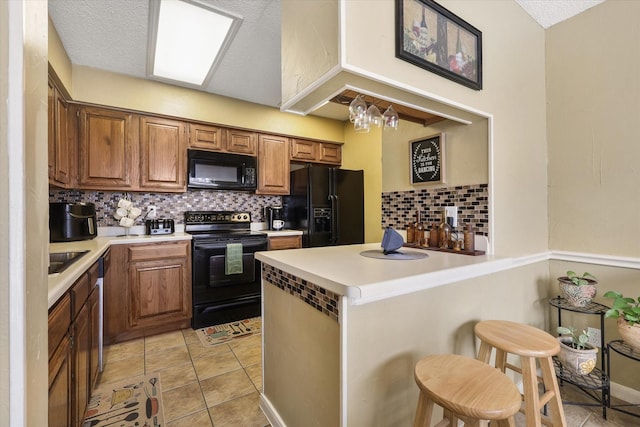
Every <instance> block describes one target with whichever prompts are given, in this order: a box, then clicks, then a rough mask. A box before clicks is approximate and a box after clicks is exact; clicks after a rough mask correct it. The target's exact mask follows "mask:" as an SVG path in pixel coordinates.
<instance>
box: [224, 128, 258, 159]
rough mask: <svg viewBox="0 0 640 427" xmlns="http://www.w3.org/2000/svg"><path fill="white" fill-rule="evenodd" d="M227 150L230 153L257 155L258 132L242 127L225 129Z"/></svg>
mask: <svg viewBox="0 0 640 427" xmlns="http://www.w3.org/2000/svg"><path fill="white" fill-rule="evenodd" d="M225 150H226V151H228V152H229V153H238V154H248V155H250V156H255V155H256V133H255V132H249V131H245V130H240V129H225Z"/></svg>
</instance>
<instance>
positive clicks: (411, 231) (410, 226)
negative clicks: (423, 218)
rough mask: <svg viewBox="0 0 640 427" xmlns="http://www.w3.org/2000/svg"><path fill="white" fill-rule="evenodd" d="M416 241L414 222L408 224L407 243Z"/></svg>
mask: <svg viewBox="0 0 640 427" xmlns="http://www.w3.org/2000/svg"><path fill="white" fill-rule="evenodd" d="M414 241H415V227H414V226H413V223H412V222H410V223H408V224H407V243H413V242H414Z"/></svg>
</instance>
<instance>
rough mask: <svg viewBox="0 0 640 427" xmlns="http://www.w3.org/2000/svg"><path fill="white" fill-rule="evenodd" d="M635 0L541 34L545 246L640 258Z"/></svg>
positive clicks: (638, 6) (639, 9) (639, 6)
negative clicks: (545, 133)
mask: <svg viewBox="0 0 640 427" xmlns="http://www.w3.org/2000/svg"><path fill="white" fill-rule="evenodd" d="M639 15H640V2H628V1H607V2H604V3H602V4H600V5H598V6H596V7H594V8H592V9H589V10H588V11H586V12H584V13H582V14H580V15H578V16H576V17H575V18H573V19H571V20H569V21H566V22H563V23H562V24H560V25H557V26H554V27H552V28H550V29H549V30H548V32H547V86H548V90H547V92H548V95H547V96H548V119H547V120H548V139H549V229H550V233H549V239H550V240H549V246H550V248H552V249H556V250H567V251H579V252H591V253H601V254H610V255H620V256H632V257H638V256H640V244H639V242H640V240H639V239H638V235H639V234H640V216H638V211H639V210H640V192H639V188H640V187H639V186H638V182H640V168H639V167H638V158H639V157H640V144H638V141H639V140H640V128H639V127H638V125H637V123H638V116H639V114H640V97H639V96H638V94H639V93H640V79H638V69H639V68H640V56H638V55H636V54H635V53H634V52H636V51H637V46H638V43H639V42H640V35H639V33H638V31H637V27H638V24H637V17H638V16H639Z"/></svg>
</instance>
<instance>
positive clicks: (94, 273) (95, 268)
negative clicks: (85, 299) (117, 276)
mask: <svg viewBox="0 0 640 427" xmlns="http://www.w3.org/2000/svg"><path fill="white" fill-rule="evenodd" d="M99 270H100V265H99V264H98V261H96V262H94V263H93V265H92V266H91V267H89V270H87V272H88V275H89V293H91V290H92V289H93V288H94V287H95V285H96V280H98V273H99Z"/></svg>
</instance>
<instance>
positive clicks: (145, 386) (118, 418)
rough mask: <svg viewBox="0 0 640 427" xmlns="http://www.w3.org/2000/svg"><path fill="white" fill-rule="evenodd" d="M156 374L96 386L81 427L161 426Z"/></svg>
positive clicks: (161, 412)
mask: <svg viewBox="0 0 640 427" xmlns="http://www.w3.org/2000/svg"><path fill="white" fill-rule="evenodd" d="M160 390H161V389H160V377H159V376H158V374H149V375H145V376H141V377H136V378H134V379H128V380H125V381H121V382H119V383H112V384H105V385H104V386H98V387H97V388H96V390H95V391H94V392H93V395H92V396H91V400H90V401H89V405H87V412H86V413H85V418H84V422H83V424H82V427H106V426H113V427H162V426H164V425H165V424H164V414H163V411H162V396H161V394H162V393H161V392H160Z"/></svg>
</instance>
